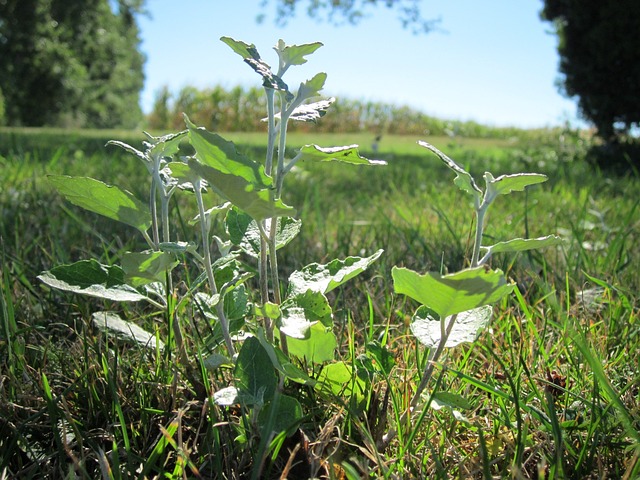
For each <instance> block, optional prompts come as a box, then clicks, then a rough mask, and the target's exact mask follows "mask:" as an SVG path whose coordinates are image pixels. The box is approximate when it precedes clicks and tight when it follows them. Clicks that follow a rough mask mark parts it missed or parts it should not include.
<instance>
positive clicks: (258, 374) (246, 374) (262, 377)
mask: <svg viewBox="0 0 640 480" xmlns="http://www.w3.org/2000/svg"><path fill="white" fill-rule="evenodd" d="M234 375H235V377H236V379H237V383H236V386H237V388H238V390H239V393H240V397H241V399H242V400H243V401H244V403H246V404H248V405H250V404H257V405H264V404H265V403H266V402H268V401H270V400H271V399H272V398H273V394H274V392H275V390H276V385H277V377H276V372H275V370H274V368H273V365H272V364H271V360H270V359H269V355H268V354H267V352H266V351H265V349H264V348H263V347H262V345H261V344H260V341H259V340H258V339H257V338H255V337H249V338H247V339H246V340H245V341H244V343H243V344H242V348H241V349H240V353H238V358H237V360H236V368H235V370H234Z"/></svg>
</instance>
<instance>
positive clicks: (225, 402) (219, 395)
mask: <svg viewBox="0 0 640 480" xmlns="http://www.w3.org/2000/svg"><path fill="white" fill-rule="evenodd" d="M239 396H240V391H239V390H238V389H237V388H236V387H234V386H231V387H225V388H221V389H220V390H218V391H217V392H215V393H214V394H213V401H214V402H215V403H216V405H220V406H221V407H230V406H231V405H235V404H237V403H240V399H239Z"/></svg>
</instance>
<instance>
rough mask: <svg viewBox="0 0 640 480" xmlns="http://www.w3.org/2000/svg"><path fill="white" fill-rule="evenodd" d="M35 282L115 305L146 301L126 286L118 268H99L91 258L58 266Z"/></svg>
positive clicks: (102, 266)
mask: <svg viewBox="0 0 640 480" xmlns="http://www.w3.org/2000/svg"><path fill="white" fill-rule="evenodd" d="M38 279H39V280H40V281H42V282H44V283H46V284H47V285H49V286H50V287H53V288H57V289H59V290H64V291H66V292H73V293H78V294H81V295H89V296H91V297H98V298H105V299H107V300H114V301H117V302H137V301H140V300H148V298H147V297H145V296H144V295H142V294H141V293H140V292H138V291H137V290H136V289H134V288H133V287H131V286H129V285H127V284H126V283H125V275H124V271H123V270H122V269H121V268H120V267H118V266H115V265H114V266H107V265H102V264H100V263H98V262H97V261H96V260H93V259H91V260H81V261H79V262H76V263H72V264H70V265H59V266H57V267H54V268H52V269H51V270H49V271H46V272H42V274H40V275H38Z"/></svg>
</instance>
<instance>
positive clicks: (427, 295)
mask: <svg viewBox="0 0 640 480" xmlns="http://www.w3.org/2000/svg"><path fill="white" fill-rule="evenodd" d="M391 275H392V277H393V285H394V289H395V292H396V293H401V294H404V295H407V296H409V297H411V298H413V299H414V300H417V301H418V302H420V303H421V304H423V305H426V306H427V307H429V308H430V309H432V310H433V311H434V312H435V313H436V314H438V315H439V316H440V317H448V316H449V315H453V314H456V313H460V312H464V311H466V310H471V309H474V308H478V307H482V306H484V305H491V304H493V303H495V302H497V301H499V300H500V299H501V298H502V297H504V296H505V295H507V294H509V293H511V291H512V290H513V288H514V285H513V284H508V283H507V281H506V279H505V278H504V274H503V273H502V271H501V270H486V269H485V268H483V267H478V268H470V269H466V270H462V271H460V272H456V273H453V274H450V275H440V274H439V273H435V272H429V273H426V274H424V275H420V274H418V273H416V272H414V271H412V270H409V269H406V268H398V267H394V268H393V270H392V271H391Z"/></svg>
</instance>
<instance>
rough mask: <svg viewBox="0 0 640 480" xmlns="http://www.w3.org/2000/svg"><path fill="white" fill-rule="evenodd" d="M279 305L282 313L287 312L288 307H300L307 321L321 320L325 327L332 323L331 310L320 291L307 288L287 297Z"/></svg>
mask: <svg viewBox="0 0 640 480" xmlns="http://www.w3.org/2000/svg"><path fill="white" fill-rule="evenodd" d="M280 307H281V309H282V311H283V314H284V315H286V314H287V313H286V312H287V311H288V309H291V308H295V309H301V310H302V311H303V314H304V317H305V318H306V319H307V320H308V321H309V322H321V323H322V324H323V325H324V326H325V327H331V326H332V325H333V312H332V311H331V306H330V305H329V300H327V297H325V296H324V294H323V293H322V292H317V291H316V292H314V291H313V290H307V291H306V292H304V293H299V294H297V295H294V296H293V297H287V298H286V299H285V301H284V302H282V305H281V306H280Z"/></svg>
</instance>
